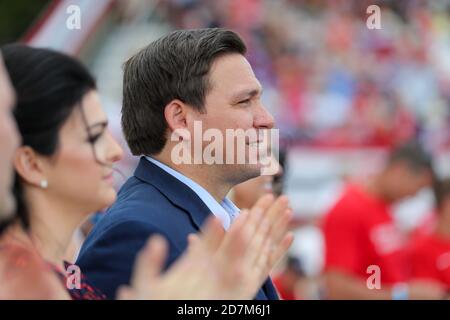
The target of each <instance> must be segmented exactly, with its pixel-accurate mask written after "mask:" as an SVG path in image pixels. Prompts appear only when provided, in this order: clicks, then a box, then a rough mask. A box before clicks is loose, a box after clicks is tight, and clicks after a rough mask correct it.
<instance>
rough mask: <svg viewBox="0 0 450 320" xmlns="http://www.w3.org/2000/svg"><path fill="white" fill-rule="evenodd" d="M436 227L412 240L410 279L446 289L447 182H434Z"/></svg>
mask: <svg viewBox="0 0 450 320" xmlns="http://www.w3.org/2000/svg"><path fill="white" fill-rule="evenodd" d="M434 194H435V198H436V220H437V223H436V226H435V228H434V231H433V232H432V233H431V234H428V235H423V236H422V237H420V236H419V237H418V238H416V239H414V240H413V241H412V244H411V266H412V275H411V276H412V279H417V280H428V281H433V282H437V283H439V284H441V285H443V286H444V287H445V289H446V290H447V292H448V291H449V290H450V179H449V178H447V179H445V180H442V181H436V183H435V185H434Z"/></svg>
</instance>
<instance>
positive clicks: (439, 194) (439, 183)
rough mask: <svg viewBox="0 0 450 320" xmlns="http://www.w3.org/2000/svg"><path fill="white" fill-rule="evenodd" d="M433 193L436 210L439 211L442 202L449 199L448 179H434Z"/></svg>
mask: <svg viewBox="0 0 450 320" xmlns="http://www.w3.org/2000/svg"><path fill="white" fill-rule="evenodd" d="M433 192H434V197H435V200H436V208H437V209H438V210H439V209H441V208H442V205H443V204H444V200H445V199H446V198H447V197H450V178H445V179H442V180H438V179H436V180H435V182H434V184H433Z"/></svg>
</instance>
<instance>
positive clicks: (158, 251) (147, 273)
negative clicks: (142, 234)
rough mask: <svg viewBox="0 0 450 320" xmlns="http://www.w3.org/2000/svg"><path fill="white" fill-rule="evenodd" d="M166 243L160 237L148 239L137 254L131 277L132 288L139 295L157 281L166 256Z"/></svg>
mask: <svg viewBox="0 0 450 320" xmlns="http://www.w3.org/2000/svg"><path fill="white" fill-rule="evenodd" d="M167 250H168V248H167V241H166V240H165V239H164V238H163V237H162V236H160V235H154V236H152V237H150V238H149V240H148V241H147V244H146V245H145V247H144V248H143V249H142V250H141V251H140V252H139V254H138V256H137V258H136V262H135V266H134V272H133V276H132V281H131V284H132V287H133V289H134V290H135V291H136V292H137V293H138V294H139V293H142V292H146V291H147V290H148V289H149V288H150V287H151V286H152V285H154V284H155V283H156V281H157V278H158V276H159V275H160V273H161V270H162V269H163V266H164V263H165V260H166V256H167Z"/></svg>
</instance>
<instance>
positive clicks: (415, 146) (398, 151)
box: [388, 140, 434, 175]
mask: <svg viewBox="0 0 450 320" xmlns="http://www.w3.org/2000/svg"><path fill="white" fill-rule="evenodd" d="M396 162H404V163H406V164H407V165H408V166H409V167H410V168H411V170H414V171H417V172H419V171H420V172H421V171H422V170H427V171H429V172H430V173H431V174H432V175H434V171H433V158H432V156H431V155H430V153H429V152H427V151H426V150H425V149H424V148H423V147H422V145H421V144H420V142H418V141H416V140H412V141H408V142H405V143H403V144H400V145H398V146H397V147H395V148H394V149H393V150H392V151H391V153H390V155H389V160H388V163H389V164H392V163H396Z"/></svg>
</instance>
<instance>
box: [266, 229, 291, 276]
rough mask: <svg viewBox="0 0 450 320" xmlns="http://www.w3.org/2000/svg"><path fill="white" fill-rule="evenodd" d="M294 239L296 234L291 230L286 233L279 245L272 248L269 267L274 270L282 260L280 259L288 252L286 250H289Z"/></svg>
mask: <svg viewBox="0 0 450 320" xmlns="http://www.w3.org/2000/svg"><path fill="white" fill-rule="evenodd" d="M293 241H294V235H293V234H292V232H289V233H288V234H286V235H285V236H284V237H283V239H282V241H281V242H280V243H279V245H278V246H277V247H276V248H275V249H274V250H272V252H271V255H270V259H269V268H270V270H272V268H273V267H274V266H275V265H276V264H277V263H278V262H279V261H280V259H281V258H282V257H283V256H284V255H285V254H286V252H287V251H288V250H289V248H290V246H291V245H292V242H293Z"/></svg>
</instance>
